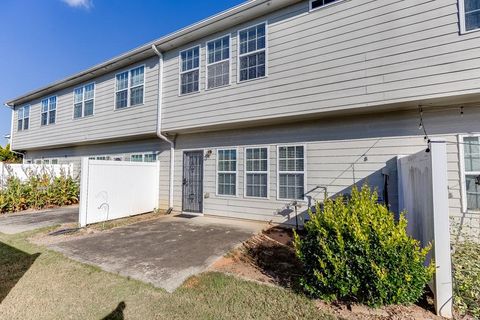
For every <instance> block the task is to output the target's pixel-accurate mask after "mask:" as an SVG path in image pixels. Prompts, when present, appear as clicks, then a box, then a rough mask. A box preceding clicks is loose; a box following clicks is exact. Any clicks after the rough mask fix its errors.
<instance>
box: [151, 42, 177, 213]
mask: <svg viewBox="0 0 480 320" xmlns="http://www.w3.org/2000/svg"><path fill="white" fill-rule="evenodd" d="M152 50H153V51H154V52H155V54H156V55H157V56H158V118H157V136H158V137H159V138H160V139H162V140H164V141H166V142H167V143H169V144H170V181H169V197H168V206H169V208H170V209H173V189H174V181H175V141H174V140H171V139H169V138H168V137H166V136H165V135H163V134H162V101H163V54H162V53H161V52H160V51H159V50H158V49H157V47H156V46H155V45H153V44H152Z"/></svg>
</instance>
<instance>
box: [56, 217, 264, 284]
mask: <svg viewBox="0 0 480 320" xmlns="http://www.w3.org/2000/svg"><path fill="white" fill-rule="evenodd" d="M265 226H266V225H265V224H262V223H256V222H243V221H234V220H225V219H216V218H210V217H195V218H185V217H183V218H182V217H173V216H167V217H161V218H158V219H156V220H152V221H143V222H139V223H136V224H132V225H129V226H126V227H121V228H117V229H113V230H110V231H106V232H102V233H97V234H92V235H87V236H84V237H82V238H77V239H74V240H69V241H65V242H61V243H57V244H55V245H51V246H50V248H52V249H54V250H56V251H59V252H61V253H63V254H64V255H66V256H68V257H70V258H72V259H74V260H77V261H80V262H83V263H87V264H91V265H96V266H99V267H100V268H102V269H103V270H105V271H109V272H114V273H118V274H121V275H123V276H128V277H131V278H134V279H137V280H140V281H144V282H147V283H151V284H153V285H154V286H156V287H160V288H163V289H165V290H167V291H169V292H172V291H174V290H175V289H176V288H178V287H179V286H180V285H181V284H182V283H183V282H184V281H185V280H186V279H187V278H188V277H190V276H192V275H194V274H197V273H200V272H203V271H205V270H206V269H207V268H208V267H209V266H210V265H211V264H212V263H213V262H215V261H216V260H217V259H218V258H220V257H222V256H223V255H224V254H225V253H227V252H228V251H229V250H231V249H232V248H234V247H235V246H236V245H238V244H240V243H242V242H243V241H245V240H247V239H248V238H249V237H251V236H252V235H254V234H256V233H258V232H260V231H261V230H262V229H263V228H264V227H265Z"/></svg>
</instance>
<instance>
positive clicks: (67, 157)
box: [25, 139, 169, 199]
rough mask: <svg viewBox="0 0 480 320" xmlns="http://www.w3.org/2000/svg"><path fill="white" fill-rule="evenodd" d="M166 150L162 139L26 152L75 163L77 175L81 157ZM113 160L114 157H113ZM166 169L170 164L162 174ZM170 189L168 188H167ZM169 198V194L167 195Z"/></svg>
mask: <svg viewBox="0 0 480 320" xmlns="http://www.w3.org/2000/svg"><path fill="white" fill-rule="evenodd" d="M164 150H169V146H168V145H166V144H165V142H163V141H162V140H160V139H146V140H132V141H126V142H113V143H103V144H91V145H83V146H76V147H68V148H59V149H45V150H35V151H29V152H27V153H26V155H25V156H26V157H25V159H26V160H33V161H35V160H41V159H58V162H59V164H64V163H73V164H74V173H75V176H78V174H79V173H80V166H81V158H82V157H95V156H107V155H109V156H117V157H123V158H124V159H125V158H129V157H130V156H131V155H132V154H151V153H155V154H157V158H158V157H159V156H160V154H161V153H162V152H163V151H164ZM112 160H113V159H112ZM164 170H165V171H166V172H167V173H166V174H167V175H168V166H167V167H165V168H162V170H160V171H161V173H160V174H161V176H163V175H164V174H165V173H164V172H162V171H164ZM167 191H168V189H167ZM166 197H167V199H168V195H167V196H166Z"/></svg>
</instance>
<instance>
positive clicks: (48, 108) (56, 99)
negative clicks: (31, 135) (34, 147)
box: [40, 95, 58, 127]
mask: <svg viewBox="0 0 480 320" xmlns="http://www.w3.org/2000/svg"><path fill="white" fill-rule="evenodd" d="M54 97H55V109H54V110H55V122H53V123H50V111H53V110H50V99H51V98H54ZM45 100H47V101H48V103H47V123H46V124H42V115H43V113H44V112H43V101H45ZM57 106H58V96H57V95H53V96H49V97H47V98H43V99H40V127H46V126H50V125H54V124H56V123H57V118H58V112H57V109H58V108H57Z"/></svg>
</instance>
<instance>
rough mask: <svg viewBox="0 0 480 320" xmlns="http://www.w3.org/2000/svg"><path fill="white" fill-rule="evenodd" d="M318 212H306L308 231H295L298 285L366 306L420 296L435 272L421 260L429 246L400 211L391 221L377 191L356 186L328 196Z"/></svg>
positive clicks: (313, 292)
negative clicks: (299, 271) (347, 194)
mask: <svg viewBox="0 0 480 320" xmlns="http://www.w3.org/2000/svg"><path fill="white" fill-rule="evenodd" d="M316 212H317V213H312V212H310V218H311V220H310V221H308V222H307V223H306V224H305V231H306V235H305V236H304V237H302V238H301V237H300V236H299V235H298V234H296V235H295V249H296V253H297V256H298V257H299V259H300V260H301V261H302V262H303V265H304V276H303V278H302V279H301V285H302V286H303V288H304V289H305V291H306V292H307V293H308V294H309V295H311V296H313V297H315V298H322V299H324V300H327V301H331V300H350V301H358V302H361V303H364V304H367V305H370V306H380V305H389V304H409V303H414V302H416V301H417V300H418V299H419V298H420V297H421V296H422V294H423V293H424V288H425V285H426V284H427V282H428V281H429V280H430V279H431V277H432V275H433V272H434V267H433V265H430V266H425V264H424V263H425V260H426V255H427V253H428V252H429V250H430V246H428V247H427V248H423V249H422V248H421V247H420V244H419V242H418V241H417V240H415V239H413V238H411V237H410V236H409V235H408V234H407V232H406V226H407V221H406V219H405V217H404V215H403V214H402V215H401V217H400V220H399V221H398V222H397V221H395V218H394V215H393V213H391V212H389V210H388V208H387V207H386V206H385V205H383V204H379V203H378V196H377V193H376V192H373V191H372V190H371V189H370V188H369V187H368V186H364V187H363V188H362V189H361V190H358V189H356V188H354V189H353V191H352V194H351V198H350V199H348V200H347V199H346V198H344V197H338V198H336V199H335V200H331V199H328V200H326V201H325V203H324V206H323V208H322V207H321V206H320V204H317V206H316Z"/></svg>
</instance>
